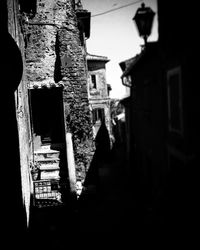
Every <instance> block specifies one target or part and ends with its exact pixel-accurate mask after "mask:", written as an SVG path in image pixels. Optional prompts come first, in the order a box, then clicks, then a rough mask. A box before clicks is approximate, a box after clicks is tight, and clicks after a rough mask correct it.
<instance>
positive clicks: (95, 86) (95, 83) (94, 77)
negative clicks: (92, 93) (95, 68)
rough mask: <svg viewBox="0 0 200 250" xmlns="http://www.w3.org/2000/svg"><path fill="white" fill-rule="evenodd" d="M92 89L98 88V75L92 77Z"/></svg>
mask: <svg viewBox="0 0 200 250" xmlns="http://www.w3.org/2000/svg"><path fill="white" fill-rule="evenodd" d="M91 82H92V89H96V88H97V82H96V75H91Z"/></svg>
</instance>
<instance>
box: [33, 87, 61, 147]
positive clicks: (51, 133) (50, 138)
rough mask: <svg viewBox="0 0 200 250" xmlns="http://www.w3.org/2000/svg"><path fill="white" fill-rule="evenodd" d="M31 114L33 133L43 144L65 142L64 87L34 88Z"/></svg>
mask: <svg viewBox="0 0 200 250" xmlns="http://www.w3.org/2000/svg"><path fill="white" fill-rule="evenodd" d="M30 94H31V114H32V126H33V134H34V137H35V138H39V139H38V140H39V141H40V144H41V145H46V144H50V145H51V144H59V143H63V142H64V138H65V130H64V112H63V97H62V88H51V89H32V90H30Z"/></svg>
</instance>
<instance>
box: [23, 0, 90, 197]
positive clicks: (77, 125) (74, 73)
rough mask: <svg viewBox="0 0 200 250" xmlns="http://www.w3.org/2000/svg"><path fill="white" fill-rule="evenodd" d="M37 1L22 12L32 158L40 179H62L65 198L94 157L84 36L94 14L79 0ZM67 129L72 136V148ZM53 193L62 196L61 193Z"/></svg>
mask: <svg viewBox="0 0 200 250" xmlns="http://www.w3.org/2000/svg"><path fill="white" fill-rule="evenodd" d="M35 2H36V6H35V9H34V8H33V9H32V10H31V11H30V10H29V12H27V10H26V8H25V7H26V6H25V5H24V12H23V9H22V10H21V11H22V12H23V24H24V33H25V43H26V44H25V45H26V48H25V53H26V75H27V83H28V89H29V93H30V110H31V124H32V136H33V141H34V143H33V146H34V159H33V161H34V162H36V163H38V166H39V168H40V176H39V177H38V178H39V180H42V181H43V183H44V181H45V180H46V181H48V180H54V181H55V180H58V182H59V184H60V183H61V185H62V187H64V195H63V194H62V195H63V197H62V198H63V199H65V197H64V196H65V194H66V193H67V190H68V189H70V190H71V192H72V193H74V192H75V191H76V190H75V186H76V178H77V177H78V176H81V177H82V178H84V175H83V174H82V172H84V171H86V169H87V168H88V166H89V163H90V158H91V157H92V123H91V113H90V110H89V101H88V87H87V67H86V50H85V39H86V38H89V35H90V13H89V12H87V11H86V10H83V9H82V6H81V4H80V1H79V4H75V1H74V0H67V1H66V0H60V1H58V0H56V1H55V0H38V1H35ZM22 7H23V6H22ZM69 133H70V134H71V135H72V141H73V148H71V149H70V148H69V147H71V146H70V145H72V143H71V142H70V139H71V137H70V136H69ZM67 145H68V146H67ZM73 150H74V154H73ZM73 157H75V159H73ZM74 165H76V171H74V170H73V168H74V167H75V166H74ZM37 180H38V179H37ZM68 185H69V186H68ZM65 189H66V190H65ZM65 191H66V192H65ZM39 195H40V194H38V197H40V196H39ZM42 195H43V194H42ZM51 195H52V196H53V195H55V197H56V198H57V199H60V196H59V194H55V193H53V194H52V193H51ZM46 196H47V197H45V198H48V194H46ZM41 197H42V196H41Z"/></svg>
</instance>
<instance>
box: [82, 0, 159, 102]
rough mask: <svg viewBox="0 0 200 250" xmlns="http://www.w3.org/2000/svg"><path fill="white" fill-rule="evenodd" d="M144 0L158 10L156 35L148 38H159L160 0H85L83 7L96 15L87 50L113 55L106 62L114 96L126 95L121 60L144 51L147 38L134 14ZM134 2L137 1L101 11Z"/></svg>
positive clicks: (121, 96) (112, 95)
mask: <svg viewBox="0 0 200 250" xmlns="http://www.w3.org/2000/svg"><path fill="white" fill-rule="evenodd" d="M135 2H136V3H135ZM142 2H144V3H145V5H146V6H148V7H151V8H152V9H153V11H154V12H156V15H155V18H154V23H153V29H152V35H151V36H150V37H149V39H148V41H155V40H157V38H158V32H157V28H158V27H157V26H158V22H157V0H144V1H137V0H82V4H83V8H84V9H87V10H88V11H89V12H91V16H92V17H91V33H90V38H89V39H88V40H87V41H86V45H87V51H88V53H90V54H96V55H102V56H107V57H108V58H109V59H110V62H108V63H107V64H106V78H107V82H108V83H109V84H111V86H112V91H111V95H110V96H111V97H113V98H123V96H124V95H125V88H124V86H123V85H122V83H121V78H120V76H121V75H122V71H121V68H120V67H119V63H120V62H121V61H124V60H126V59H129V58H131V57H133V56H135V55H136V54H138V53H140V51H141V45H142V44H143V39H142V38H140V37H139V35H138V32H137V28H136V26H135V24H134V22H133V20H132V18H133V17H134V15H135V13H136V11H137V9H138V8H139V7H140V6H141V3H142ZM131 3H135V4H133V5H130V6H127V7H123V8H120V9H118V10H114V11H111V12H108V13H106V14H102V15H97V14H101V13H104V12H107V11H110V10H112V9H116V8H119V7H121V6H125V5H128V4H131ZM95 15H97V16H95Z"/></svg>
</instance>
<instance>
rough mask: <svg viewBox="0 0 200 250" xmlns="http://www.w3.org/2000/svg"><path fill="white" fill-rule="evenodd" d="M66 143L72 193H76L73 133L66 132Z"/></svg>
mask: <svg viewBox="0 0 200 250" xmlns="http://www.w3.org/2000/svg"><path fill="white" fill-rule="evenodd" d="M66 144H67V165H68V172H69V184H70V191H71V193H73V194H74V193H76V170H75V161H74V150H73V143H72V134H71V133H69V132H67V133H66Z"/></svg>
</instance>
